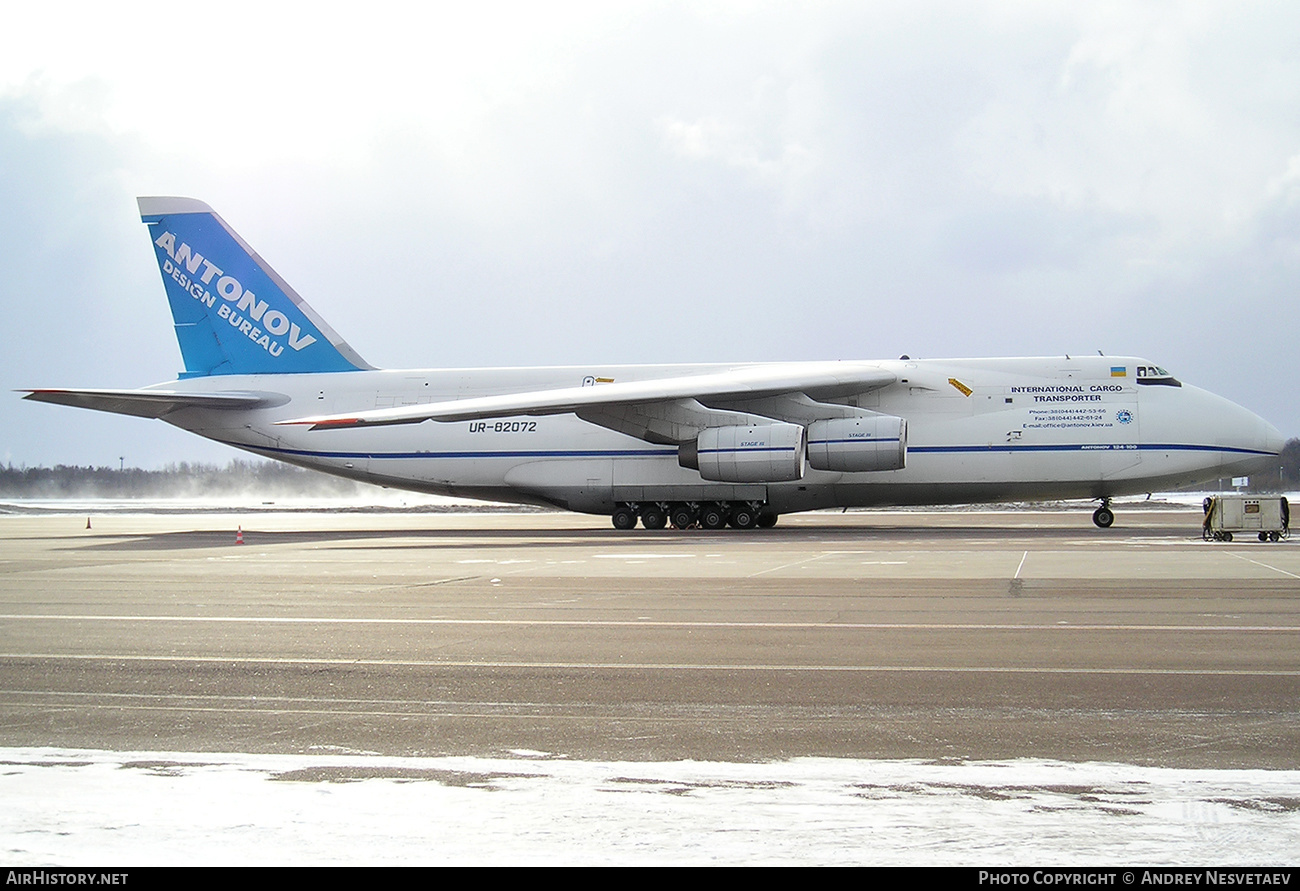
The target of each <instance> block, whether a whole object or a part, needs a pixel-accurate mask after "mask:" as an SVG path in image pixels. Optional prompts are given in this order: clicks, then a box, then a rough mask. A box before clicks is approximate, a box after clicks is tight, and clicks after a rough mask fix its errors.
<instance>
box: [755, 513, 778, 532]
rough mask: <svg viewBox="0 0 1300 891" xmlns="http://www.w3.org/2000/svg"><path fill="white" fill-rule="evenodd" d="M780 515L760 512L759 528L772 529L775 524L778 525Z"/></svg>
mask: <svg viewBox="0 0 1300 891" xmlns="http://www.w3.org/2000/svg"><path fill="white" fill-rule="evenodd" d="M779 516H780V514H759V515H758V528H760V529H771V528H772V527H773V526H775V525H776V518H777V517H779Z"/></svg>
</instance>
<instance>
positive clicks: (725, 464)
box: [677, 423, 804, 483]
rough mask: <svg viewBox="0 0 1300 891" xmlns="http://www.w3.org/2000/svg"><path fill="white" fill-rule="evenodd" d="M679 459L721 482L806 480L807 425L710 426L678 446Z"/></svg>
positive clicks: (678, 460) (711, 478)
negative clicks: (804, 478)
mask: <svg viewBox="0 0 1300 891" xmlns="http://www.w3.org/2000/svg"><path fill="white" fill-rule="evenodd" d="M677 462H678V463H679V464H681V465H682V466H683V467H689V468H691V469H692V470H698V471H699V472H700V476H702V477H704V478H705V479H706V480H712V481H714V482H719V483H784V482H790V481H792V480H799V479H803V471H804V428H803V427H802V426H800V425H799V424H785V423H781V424H765V425H763V426H754V427H709V428H708V429H706V430H703V431H701V432H700V435H699V436H698V437H697V438H696V439H695V440H694V441H692V442H687V443H683V444H682V445H681V446H679V447H678V451H677Z"/></svg>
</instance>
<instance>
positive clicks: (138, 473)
mask: <svg viewBox="0 0 1300 891" xmlns="http://www.w3.org/2000/svg"><path fill="white" fill-rule="evenodd" d="M1234 488H1235V487H1234V486H1233V485H1232V480H1231V479H1226V478H1225V479H1222V480H1220V481H1219V482H1218V485H1217V486H1216V485H1215V484H1210V485H1206V486H1200V487H1198V489H1208V490H1215V489H1219V490H1222V491H1232V490H1234ZM367 490H373V487H371V486H370V485H368V484H366V483H358V482H356V481H354V480H348V479H343V478H342V477H337V476H331V475H330V474H327V473H320V472H318V471H315V470H306V469H304V468H301V467H295V466H294V465H292V464H284V463H282V462H279V461H255V460H248V459H243V458H234V459H232V460H231V461H230V462H229V463H227V464H226V465H225V466H224V467H223V466H220V465H217V464H199V463H195V464H191V463H188V462H185V461H182V462H181V463H179V464H168V465H166V466H165V467H163V468H162V469H161V470H143V469H141V468H139V467H125V468H118V467H106V466H105V467H89V466H87V467H80V466H77V465H68V464H58V465H55V466H54V467H14V466H13V465H12V464H7V465H5V466H4V467H3V468H0V498H202V497H205V496H222V495H229V496H236V495H247V494H249V493H250V492H255V493H257V494H258V495H264V496H268V497H280V498H283V497H290V496H297V497H314V498H331V497H340V498H342V497H355V496H357V495H360V494H362V493H364V492H366V491H367ZM1297 490H1300V439H1289V440H1287V442H1286V445H1284V446H1283V447H1282V454H1281V457H1280V459H1279V460H1278V464H1277V467H1276V469H1273V470H1269V471H1265V472H1263V473H1256V474H1255V475H1253V476H1252V477H1251V478H1250V485H1249V486H1247V487H1246V488H1245V491H1248V492H1260V493H1264V492H1294V491H1297Z"/></svg>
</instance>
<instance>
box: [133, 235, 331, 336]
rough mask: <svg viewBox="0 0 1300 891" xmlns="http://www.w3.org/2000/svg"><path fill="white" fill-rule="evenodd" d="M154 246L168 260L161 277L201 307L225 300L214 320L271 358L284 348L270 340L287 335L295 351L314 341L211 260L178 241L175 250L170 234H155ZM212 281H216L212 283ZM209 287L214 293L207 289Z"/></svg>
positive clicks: (164, 262) (165, 262)
mask: <svg viewBox="0 0 1300 891" xmlns="http://www.w3.org/2000/svg"><path fill="white" fill-rule="evenodd" d="M154 244H156V245H158V247H160V248H162V249H163V250H164V251H166V252H167V256H168V257H169V258H170V259H168V260H163V262H162V271H163V275H164V276H167V277H168V278H170V279H171V280H172V281H174V282H176V284H178V285H180V287H181V289H182V290H183V291H185V292H186V293H187V294H189V295H190V296H191V297H193V298H194V299H195V300H197V301H199V302H200V303H202V304H203V305H204V306H207V307H216V306H217V297H220V298H221V299H222V300H224V301H226V302H225V303H222V304H221V305H220V306H219V307H217V317H218V318H221V319H225V320H226V321H227V322H229V323H230V326H231V327H232V328H234V329H235V330H236V331H238V332H239V333H240V334H243V335H244V336H245V337H247V338H248V339H249V340H251V341H252V342H253V343H255V344H257V345H258V346H260V347H261V348H262V349H264V350H266V351H267V352H268V353H270V354H271V355H272V356H277V357H278V356H279V355H280V354H281V353H283V352H284V345H283V344H282V343H280V341H279V340H273V339H272V338H273V337H275V338H279V337H283V336H284V335H286V334H288V335H289V346H290V347H291V348H292V349H293V350H294V351H295V352H297V351H298V350H301V349H304V348H306V347H309V346H311V345H312V344H313V343H315V342H316V338H315V337H314V336H313V335H311V334H303V333H302V329H301V328H299V327H298V325H297V324H296V323H294V322H290V321H289V317H288V316H286V315H285V314H284V313H282V312H280V311H279V310H278V309H270V305H269V304H268V303H267V302H266V301H265V300H259V299H257V295H256V294H254V293H253V292H252V291H249V290H247V289H246V288H245V287H244V286H243V285H241V284H240V283H239V280H238V279H236V278H235V277H234V276H233V275H226V274H225V273H224V272H223V271H222V269H221V268H220V267H218V266H216V265H214V264H213V263H212V261H211V260H207V259H205V258H204V256H203V255H202V254H198V253H195V252H194V250H193V248H191V247H190V246H189V245H188V244H186V243H184V242H181V246H180V247H176V236H175V235H173V234H172V233H170V232H164V233H163V234H162V235H159V236H158V238H157V239H156V240H155V241H154ZM200 269H201V270H202V272H200ZM195 276H197V278H196V277H195ZM213 279H216V282H215V284H214V283H213ZM209 285H211V286H212V288H213V289H214V290H215V291H216V294H213V293H212V291H209V290H208V289H207V288H208V286H209ZM259 326H260V327H259Z"/></svg>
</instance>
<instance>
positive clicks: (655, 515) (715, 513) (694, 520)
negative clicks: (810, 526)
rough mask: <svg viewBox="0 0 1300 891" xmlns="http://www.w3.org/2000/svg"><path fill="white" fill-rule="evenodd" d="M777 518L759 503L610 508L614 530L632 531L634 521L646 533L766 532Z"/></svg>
mask: <svg viewBox="0 0 1300 891" xmlns="http://www.w3.org/2000/svg"><path fill="white" fill-rule="evenodd" d="M776 518H777V514H776V512H775V511H773V510H770V509H769V508H768V506H767V505H766V504H765V503H764V502H761V501H708V502H698V503H697V502H690V501H677V502H671V503H664V502H657V501H643V502H640V503H636V502H628V503H625V504H620V505H618V506H617V507H616V508H614V513H613V515H612V517H611V519H612V520H613V522H614V528H615V529H635V528H636V524H637V521H638V520H640V522H641V525H642V526H644V527H645V528H647V529H663V528H664V527H665V526H667V525H669V524H671V525H672V527H673V528H674V529H693V528H696V527H699V528H703V529H721V528H723V527H724V526H730V527H731V528H732V529H755V528H760V529H770V528H772V527H773V526H775V525H776Z"/></svg>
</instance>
